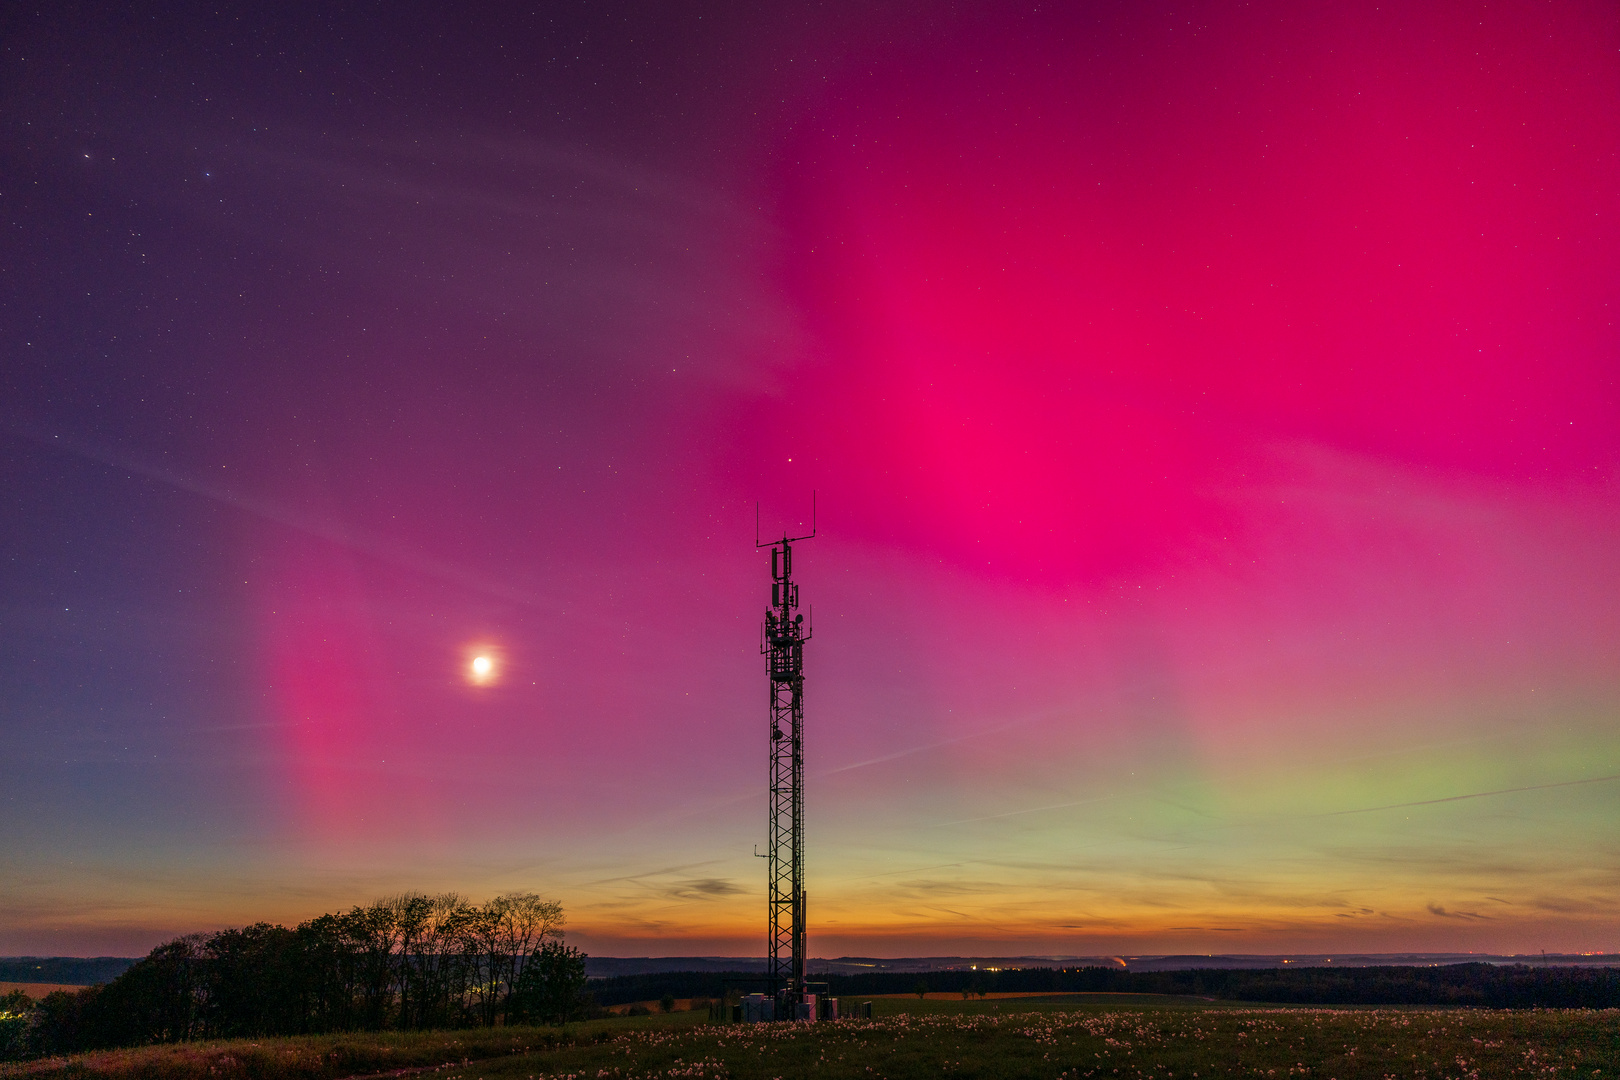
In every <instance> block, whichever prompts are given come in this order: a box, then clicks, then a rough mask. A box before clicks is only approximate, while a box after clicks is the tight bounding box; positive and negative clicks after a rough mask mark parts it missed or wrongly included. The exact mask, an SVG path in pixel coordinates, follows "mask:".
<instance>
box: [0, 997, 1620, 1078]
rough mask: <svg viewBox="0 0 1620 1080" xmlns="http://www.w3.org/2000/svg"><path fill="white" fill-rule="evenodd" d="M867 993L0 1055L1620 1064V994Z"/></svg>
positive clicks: (568, 1073) (1189, 1065) (872, 1071)
mask: <svg viewBox="0 0 1620 1080" xmlns="http://www.w3.org/2000/svg"><path fill="white" fill-rule="evenodd" d="M1121 998H1124V999H1128V1000H1119V999H1121ZM1088 999H1089V1000H1088ZM853 1000H854V999H846V1002H850V1001H853ZM869 1000H872V1001H873V1002H874V1006H875V1011H876V1014H877V1015H876V1017H875V1018H874V1019H873V1020H843V1021H839V1022H836V1023H822V1024H757V1025H741V1024H738V1025H709V1024H707V1023H705V1022H704V1021H705V1018H706V1016H707V1014H706V1013H673V1014H670V1015H667V1016H648V1017H636V1018H625V1019H612V1020H602V1021H594V1022H592V1023H589V1024H576V1025H571V1026H570V1027H569V1028H567V1029H563V1030H560V1031H559V1030H556V1029H544V1028H512V1029H504V1030H503V1029H499V1028H497V1029H495V1030H494V1031H481V1032H453V1033H439V1034H401V1035H380V1036H359V1035H349V1036H323V1037H319V1038H307V1039H274V1040H272V1039H266V1040H258V1041H253V1042H242V1041H238V1042H232V1043H198V1044H191V1045H189V1046H181V1047H149V1048H146V1049H143V1050H130V1051H117V1052H111V1053H107V1054H100V1055H83V1056H80V1057H77V1058H74V1059H71V1060H56V1061H50V1062H32V1063H28V1064H26V1065H13V1066H4V1067H0V1080H24V1078H26V1080H55V1078H63V1080H67V1078H72V1080H100V1078H103V1077H105V1078H107V1080H204V1078H206V1080H338V1078H341V1077H348V1076H354V1075H359V1074H365V1073H378V1072H382V1071H384V1070H390V1071H395V1070H406V1069H409V1070H413V1071H417V1072H421V1073H422V1074H423V1080H530V1078H534V1080H541V1078H545V1077H555V1078H557V1080H631V1078H638V1080H639V1078H648V1080H652V1078H657V1080H774V1078H777V1077H780V1078H782V1080H796V1078H806V1080H808V1078H816V1080H910V1078H914V1077H915V1078H921V1077H929V1078H936V1077H937V1078H945V1080H966V1078H975V1077H984V1078H996V1080H999V1078H1008V1080H1011V1078H1015V1077H1016V1078H1024V1077H1030V1078H1039V1080H1080V1078H1084V1077H1104V1078H1114V1077H1121V1078H1130V1080H1143V1078H1152V1080H1181V1078H1190V1077H1198V1078H1199V1080H1211V1078H1222V1077H1266V1078H1270V1077H1321V1078H1325V1080H1385V1078H1389V1077H1401V1078H1413V1080H1439V1078H1458V1080H1482V1078H1483V1080H1490V1078H1493V1077H1555V1076H1565V1077H1599V1078H1601V1077H1612V1076H1617V1075H1620V1010H1607V1011H1602V1012H1594V1011H1581V1010H1574V1011H1550V1010H1534V1011H1521V1012H1486V1011H1476V1010H1438V1009H1399V1010H1397V1009H1292V1008H1275V1007H1259V1006H1249V1007H1245V1006H1240V1005H1230V1004H1226V1003H1222V1004H1219V1005H1211V1004H1210V1003H1208V1002H1206V1001H1203V1000H1201V999H1190V998H1183V999H1149V998H1148V997H1147V996H1146V995H1108V996H1104V995H1069V994H1065V995H1053V996H1050V997H1033V998H1030V997H1025V998H1016V999H1001V1000H989V1001H962V1000H960V999H957V1000H955V1001H951V1000H948V999H943V998H936V997H931V998H930V999H929V1000H926V1001H918V1000H917V999H916V998H915V997H913V998H912V999H910V1000H909V1001H907V1000H903V999H896V998H883V999H878V998H873V999H869ZM548 1040H549V1043H548Z"/></svg>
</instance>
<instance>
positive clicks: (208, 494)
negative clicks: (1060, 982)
mask: <svg viewBox="0 0 1620 1080" xmlns="http://www.w3.org/2000/svg"><path fill="white" fill-rule="evenodd" d="M0 226H3V229H4V233H3V240H0V745H3V750H0V820H3V822H4V827H3V828H0V953H6V954H17V953H42V954H124V955H128V954H137V953H141V952H144V951H145V950H147V949H149V948H150V947H151V946H153V945H154V944H157V943H158V942H160V941H163V940H166V939H167V938H169V937H171V936H173V935H176V934H179V933H186V932H191V931H196V930H204V929H212V928H217V927H222V926H229V925H242V924H244V923H248V922H253V921H258V920H261V919H263V920H270V921H280V922H286V923H292V922H296V921H299V920H302V919H305V918H309V917H311V916H313V915H316V914H319V913H321V912H323V911H328V910H335V909H340V908H345V907H348V906H349V905H351V904H355V903H363V902H367V901H370V900H372V899H375V898H377V897H380V896H384V895H387V894H390V893H394V892H397V891H399V890H402V889H405V888H418V889H424V890H428V891H438V890H444V889H455V890H458V891H460V892H462V893H464V894H466V895H469V896H471V897H472V898H474V899H482V898H484V897H487V896H490V895H494V894H495V893H498V892H503V891H507V890H513V889H532V890H535V891H537V892H540V893H542V894H544V895H546V896H549V897H554V898H556V899H558V900H561V901H562V902H563V904H564V905H565V908H566V910H567V912H568V916H569V920H570V922H569V929H570V933H569V941H570V943H572V944H576V945H579V946H581V947H583V948H584V949H585V950H586V951H587V952H591V953H594V954H601V955H646V954H652V955H659V954H665V955H668V954H694V953H707V954H754V955H757V954H759V953H760V952H761V951H762V950H763V948H764V915H765V911H764V885H765V883H764V870H763V867H764V864H763V863H762V862H761V861H759V860H756V859H755V858H754V857H753V846H754V845H755V844H756V843H761V842H763V841H764V839H765V799H764V787H765V780H766V761H767V756H766V755H767V740H766V734H767V711H766V706H767V700H768V699H767V683H766V671H765V666H764V661H763V660H762V659H761V658H760V656H759V655H758V645H759V624H760V622H761V620H762V618H763V613H764V607H765V604H766V602H767V600H768V599H769V566H768V563H769V560H768V558H766V557H765V556H762V555H761V554H760V553H758V552H756V551H755V550H754V539H755V514H756V505H758V507H759V515H760V520H761V521H762V523H763V528H764V530H765V532H766V533H767V534H770V533H772V532H774V533H775V534H776V535H780V534H781V532H782V530H784V529H792V530H798V529H800V528H801V527H803V526H805V525H808V522H809V518H810V509H811V497H812V496H811V493H812V491H814V492H815V493H816V496H815V498H816V501H817V523H818V525H819V528H820V535H819V536H818V537H817V538H816V539H815V540H814V541H812V542H809V543H806V544H804V545H803V546H802V547H800V548H799V549H798V551H797V552H796V554H797V556H798V558H797V559H796V560H795V571H796V575H797V577H798V579H799V581H800V582H801V586H802V590H803V598H804V600H805V601H806V603H807V604H812V605H814V626H815V639H814V641H813V642H812V643H811V644H810V645H809V646H808V648H807V654H806V670H807V684H806V698H807V720H806V726H807V757H808V768H807V771H808V774H809V791H808V796H807V819H808V828H809V838H808V853H809V854H808V866H809V880H808V890H809V905H808V906H809V916H810V952H811V954H812V955H817V956H835V955H840V954H852V953H853V954H867V955H924V954H939V953H984V954H993V955H1008V954H1020V953H1036V952H1042V953H1059V954H1096V953H1106V952H1114V951H1124V952H1137V953H1141V952H1285V951H1313V952H1328V953H1331V952H1335V951H1393V950H1407V949H1425V950H1467V949H1474V950H1481V951H1492V952H1511V951H1533V950H1540V949H1547V950H1549V951H1577V950H1598V949H1607V950H1620V832H1617V830H1616V827H1615V823H1616V821H1620V388H1617V385H1616V375H1617V371H1620V325H1617V318H1620V9H1617V8H1616V7H1615V6H1614V5H1613V4H1612V3H1604V2H1590V3H1582V2H1579V0H1569V2H1559V3H1546V2H1528V0H1525V2H1515V0H1509V2H1491V3H1482V2H1455V3H1444V2H1437V3H1426V4H1393V5H1382V6H1379V7H1375V6H1374V5H1371V4H1367V3H1360V2H1356V3H1351V2H1344V3H1335V2H1327V3H1313V4H1300V3H1297V2H1293V0H1275V2H1273V0H1261V2H1256V3H1248V4H1240V3H1194V2H1177V3H1157V2H1148V3H1124V2H1116V3H1089V4H1088V3H1070V4H1048V3H1041V4H1013V3H1005V2H1003V3H988V4H915V5H906V4H881V3H879V4H869V3H840V2H835V3H828V4H814V5H795V4H787V3H771V4H735V5H719V4H703V3H694V4H671V3H648V4H645V5H639V6H637V5H623V4H618V5H615V4H611V3H603V2H596V0H592V2H587V3H566V4H565V3H537V4H527V5H504V6H503V5H499V4H474V5H424V4H399V3H377V4H367V5H352V4H351V5H345V4H330V5H328V4H322V5H302V6H300V5H295V4H231V3H221V4H210V5H205V6H192V5H186V4H183V3H163V4H155V3H153V4H106V5H96V4H66V3H64V4H49V5H43V6H42V7H40V8H39V9H38V10H32V9H25V8H22V7H18V8H16V9H13V10H11V11H10V12H9V13H8V14H5V15H4V16H0ZM477 656H483V657H486V658H488V661H489V665H488V666H489V670H488V671H487V672H482V673H480V674H479V675H478V676H477V677H474V673H473V671H472V668H471V666H470V665H471V664H472V661H473V658H474V657H477Z"/></svg>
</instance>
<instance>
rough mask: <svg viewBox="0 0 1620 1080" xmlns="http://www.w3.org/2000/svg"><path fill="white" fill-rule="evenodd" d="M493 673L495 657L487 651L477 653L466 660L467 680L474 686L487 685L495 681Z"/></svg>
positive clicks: (494, 672) (494, 671)
mask: <svg viewBox="0 0 1620 1080" xmlns="http://www.w3.org/2000/svg"><path fill="white" fill-rule="evenodd" d="M495 675H496V667H495V657H493V656H492V655H490V654H489V653H486V652H481V653H477V654H475V655H474V656H473V658H472V659H471V660H469V661H468V662H467V681H468V682H470V683H472V684H473V685H474V686H488V685H489V684H490V683H493V682H494V681H495Z"/></svg>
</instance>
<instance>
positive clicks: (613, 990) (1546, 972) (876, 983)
mask: <svg viewBox="0 0 1620 1080" xmlns="http://www.w3.org/2000/svg"><path fill="white" fill-rule="evenodd" d="M758 978H759V976H758V973H757V972H752V973H749V972H736V973H735V974H730V975H728V974H724V973H714V972H669V973H667V974H649V975H621V976H618V977H616V978H611V979H593V980H592V981H591V991H592V994H593V995H594V996H595V998H596V1000H597V1001H598V1002H600V1003H601V1004H603V1005H617V1004H622V1003H624V1002H627V1001H647V1000H652V999H655V998H659V997H662V996H663V995H665V994H672V995H674V996H675V997H716V998H718V997H721V996H723V995H725V994H727V993H728V992H729V993H739V992H744V993H745V992H748V991H749V990H751V989H757V988H758V986H759V982H758ZM750 980H752V981H750ZM822 981H824V982H825V984H826V988H827V993H829V994H831V995H833V996H834V997H858V996H860V995H862V994H906V993H915V992H916V991H917V990H918V989H919V988H923V987H926V989H927V990H928V991H929V992H934V993H939V992H944V993H951V994H955V993H961V994H966V995H973V994H978V993H992V992H1019V991H1025V992H1030V991H1035V992H1043V993H1060V992H1072V991H1089V992H1092V993H1112V994H1183V995H1190V996H1194V997H1208V998H1218V999H1221V1000H1226V1001H1257V1002H1285V1003H1290V1004H1299V1005H1462V1006H1478V1007H1482V1008H1492V1009H1524V1008H1534V1007H1541V1008H1588V1009H1607V1008H1615V1007H1620V970H1615V969H1613V968H1587V967H1555V968H1545V967H1530V966H1526V965H1519V964H1510V965H1497V964H1448V965H1446V966H1443V967H1363V968H1329V967H1302V968H1292V967H1291V968H1283V969H1261V970H1253V969H1231V968H1221V969H1193V970H1189V971H1125V970H1123V969H1121V968H1113V967H1082V968H1018V969H1012V970H1004V971H930V972H927V973H924V974H921V975H919V974H917V973H916V972H911V973H902V972H872V973H870V974H861V975H827V976H824V978H823V980H822Z"/></svg>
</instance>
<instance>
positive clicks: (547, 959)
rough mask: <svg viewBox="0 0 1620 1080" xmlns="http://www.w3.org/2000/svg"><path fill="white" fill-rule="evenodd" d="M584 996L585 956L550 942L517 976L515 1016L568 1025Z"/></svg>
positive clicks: (580, 1008)
mask: <svg viewBox="0 0 1620 1080" xmlns="http://www.w3.org/2000/svg"><path fill="white" fill-rule="evenodd" d="M584 993H585V954H584V953H582V952H580V951H579V950H578V949H575V948H570V947H569V946H567V945H564V944H563V943H562V942H560V941H547V942H545V943H543V944H542V945H541V946H540V948H539V949H538V950H537V951H536V952H533V953H531V954H530V955H529V956H528V958H527V959H526V960H525V961H524V963H523V970H522V971H521V972H520V973H519V974H518V986H517V993H516V994H515V995H514V1002H515V1008H514V1015H515V1016H517V1017H520V1018H523V1019H530V1020H539V1021H541V1022H542V1023H547V1024H562V1023H566V1022H567V1021H568V1020H571V1019H573V1018H574V1016H576V1015H577V1014H578V1013H579V1012H580V1011H581V1010H582V1009H583V1008H584V1005H585V998H584ZM671 1000H673V998H672V999H671Z"/></svg>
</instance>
